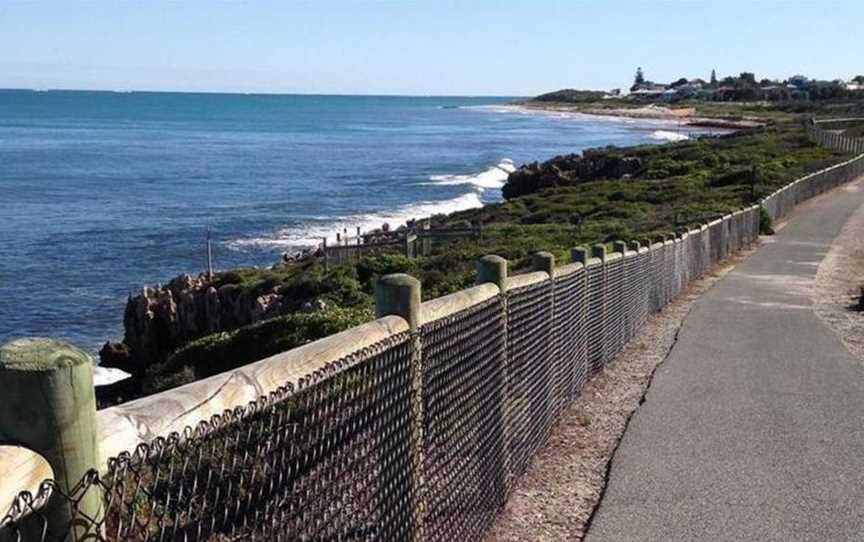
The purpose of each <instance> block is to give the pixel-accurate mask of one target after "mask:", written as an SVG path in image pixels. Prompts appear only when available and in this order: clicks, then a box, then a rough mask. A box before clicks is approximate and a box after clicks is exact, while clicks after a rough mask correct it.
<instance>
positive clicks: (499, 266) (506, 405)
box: [476, 255, 514, 495]
mask: <svg viewBox="0 0 864 542" xmlns="http://www.w3.org/2000/svg"><path fill="white" fill-rule="evenodd" d="M476 282H477V284H486V283H492V284H495V285H496V286H498V290H499V291H500V293H499V296H500V300H501V314H502V321H501V326H502V328H503V329H502V333H501V342H502V344H501V371H500V379H501V380H500V382H501V386H500V390H501V397H499V398H498V419H499V420H500V424H501V451H500V454H499V455H498V457H500V458H501V464H500V465H497V466H498V467H499V468H500V471H499V473H498V477H497V479H496V481H495V483H496V485H497V486H498V488H497V489H498V492H497V494H498V495H506V494H507V493H508V492H509V488H510V484H511V483H512V479H513V468H512V466H511V463H510V449H511V443H512V442H513V430H512V427H511V424H512V419H511V416H512V415H513V404H512V398H513V393H512V390H513V386H514V383H513V382H512V380H511V375H510V372H511V371H510V355H509V354H510V348H509V344H508V340H509V337H508V314H509V309H508V307H507V305H508V296H507V260H505V259H504V258H502V257H501V256H495V255H488V256H483V257H482V258H480V259H479V260H477V280H476Z"/></svg>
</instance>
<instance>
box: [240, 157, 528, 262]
mask: <svg viewBox="0 0 864 542" xmlns="http://www.w3.org/2000/svg"><path fill="white" fill-rule="evenodd" d="M515 170H516V166H515V165H514V164H513V161H512V160H510V159H509V158H505V159H503V160H501V161H500V162H499V163H498V164H496V165H494V166H492V167H490V168H488V169H486V170H484V171H482V172H480V173H477V174H474V175H432V176H430V177H429V182H423V183H420V184H421V185H425V186H459V185H466V186H470V188H471V191H470V192H467V193H465V194H462V195H460V196H457V197H455V198H451V199H447V200H441V201H420V202H416V203H410V204H407V205H402V206H400V207H397V208H395V209H393V210H389V211H378V212H374V213H363V214H356V215H349V216H343V217H333V218H324V217H320V218H318V219H316V220H314V221H311V222H308V223H306V224H302V225H296V226H290V227H286V228H283V229H281V230H278V231H276V232H274V233H272V234H267V235H264V236H260V237H250V238H246V239H235V240H232V241H227V242H226V243H225V246H226V247H228V248H229V249H233V250H249V249H277V250H292V249H294V250H296V249H302V248H309V247H314V246H318V245H320V244H321V240H322V239H323V238H324V237H326V238H327V241H328V242H333V241H335V240H336V232H342V231H345V230H347V231H348V235H350V236H354V235H356V233H357V228H360V231H362V232H367V231H369V230H373V229H378V228H381V226H382V225H383V224H388V225H389V226H390V228H392V229H395V228H398V227H399V226H401V225H403V224H405V223H406V222H407V221H409V220H414V219H418V218H426V217H429V216H432V215H438V214H449V213H455V212H457V211H464V210H466V209H474V208H477V207H482V206H483V199H482V198H481V194H483V192H485V191H486V190H500V189H501V188H502V187H503V186H504V183H505V182H506V181H507V177H508V176H509V175H510V173H512V172H513V171H515Z"/></svg>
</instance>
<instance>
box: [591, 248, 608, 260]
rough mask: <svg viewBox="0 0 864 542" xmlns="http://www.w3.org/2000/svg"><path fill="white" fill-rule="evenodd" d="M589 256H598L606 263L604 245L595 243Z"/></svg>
mask: <svg viewBox="0 0 864 542" xmlns="http://www.w3.org/2000/svg"><path fill="white" fill-rule="evenodd" d="M591 257H592V258H599V259H600V261H602V262H603V263H604V264H605V263H606V245H603V244H599V243H598V244H596V245H594V246H592V247H591Z"/></svg>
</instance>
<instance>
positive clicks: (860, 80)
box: [852, 75, 864, 85]
mask: <svg viewBox="0 0 864 542" xmlns="http://www.w3.org/2000/svg"><path fill="white" fill-rule="evenodd" d="M852 81H854V82H856V83H858V84H859V85H864V75H856V76H855V77H853V78H852Z"/></svg>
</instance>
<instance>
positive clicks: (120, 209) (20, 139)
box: [0, 91, 669, 350]
mask: <svg viewBox="0 0 864 542" xmlns="http://www.w3.org/2000/svg"><path fill="white" fill-rule="evenodd" d="M511 100H512V98H506V97H490V98H453V97H446V98H443V97H370V96H291V95H287V96H268V95H225V94H180V93H112V92H67V91H56V92H55V91H50V92H35V91H0V187H2V192H0V300H2V301H0V342H3V341H6V340H9V339H10V338H13V337H17V336H24V335H41V336H51V337H57V338H63V339H66V340H69V341H72V342H73V343H75V344H78V345H79V346H82V347H84V348H87V349H90V350H95V349H96V348H98V346H99V345H100V344H101V343H102V342H104V341H105V340H106V339H116V338H119V337H120V336H121V335H122V318H123V306H124V303H125V300H126V297H127V295H128V294H129V293H130V292H132V291H135V290H137V289H140V287H141V286H142V285H144V284H152V283H159V282H166V281H167V280H169V279H170V278H172V277H173V276H175V275H177V274H179V273H185V272H189V273H197V272H200V271H202V270H203V268H204V266H205V248H204V247H205V242H204V239H205V232H206V229H207V228H208V227H210V228H212V231H213V238H214V241H215V249H214V252H215V254H214V256H215V261H216V267H217V268H229V267H233V266H240V265H269V264H272V263H273V262H275V261H276V260H277V259H278V257H279V255H280V254H281V253H282V252H284V251H291V250H296V249H297V248H298V247H302V246H307V245H309V244H312V243H316V242H318V240H319V239H320V237H321V236H324V235H331V234H333V233H334V232H335V231H336V230H337V229H340V228H342V227H350V228H353V227H355V226H361V227H362V228H363V229H368V228H371V227H377V226H380V224H381V223H383V222H389V223H390V224H391V225H397V224H399V223H401V222H403V221H404V220H405V219H407V218H411V217H419V216H426V215H429V214H432V213H436V212H448V211H454V210H458V209H464V208H468V207H472V206H478V205H482V204H484V203H488V202H492V201H495V200H497V199H499V198H500V187H501V185H502V184H503V181H504V180H505V179H506V175H507V172H508V171H510V170H512V168H513V167H514V166H513V165H514V164H515V165H519V164H520V163H523V162H527V161H533V160H543V159H546V158H550V157H552V156H554V155H556V154H561V153H565V152H575V151H579V150H581V149H583V148H586V147H596V146H602V145H607V144H615V145H632V144H637V143H647V142H651V141H657V140H658V138H662V136H663V133H660V132H658V131H657V130H661V129H665V130H668V129H669V128H668V127H666V128H663V127H662V126H658V125H651V124H645V123H635V122H624V121H616V120H603V119H595V118H590V117H565V116H556V115H544V114H524V113H518V112H514V111H512V110H508V109H507V108H502V107H500V106H501V105H502V104H506V103H507V102H510V101H511Z"/></svg>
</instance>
